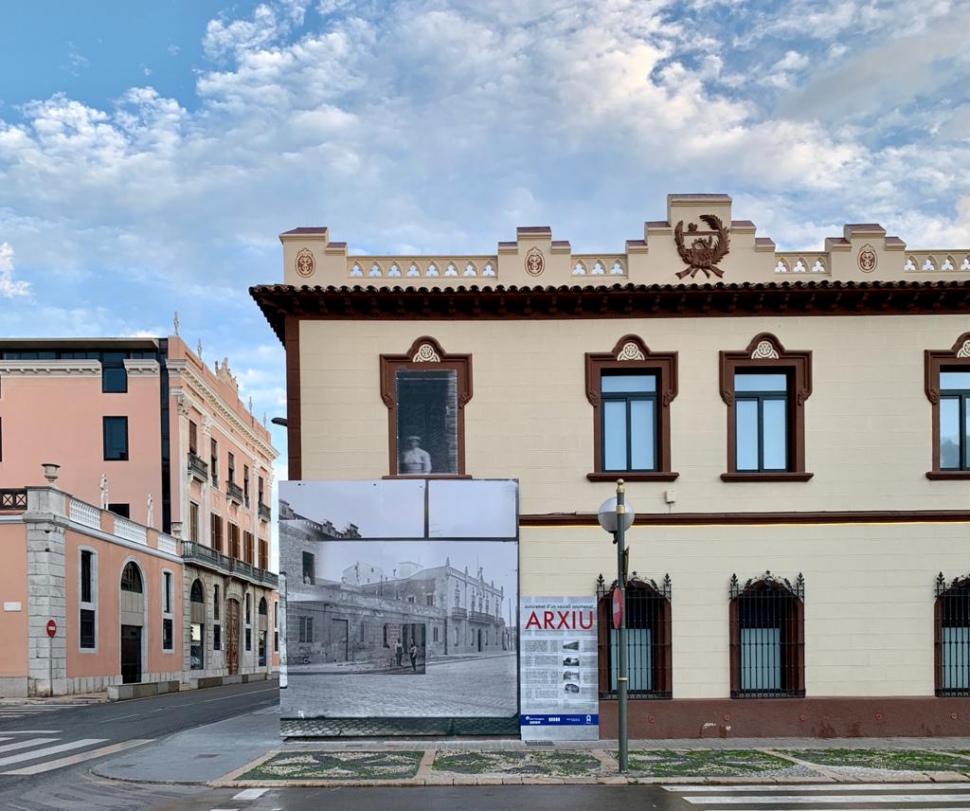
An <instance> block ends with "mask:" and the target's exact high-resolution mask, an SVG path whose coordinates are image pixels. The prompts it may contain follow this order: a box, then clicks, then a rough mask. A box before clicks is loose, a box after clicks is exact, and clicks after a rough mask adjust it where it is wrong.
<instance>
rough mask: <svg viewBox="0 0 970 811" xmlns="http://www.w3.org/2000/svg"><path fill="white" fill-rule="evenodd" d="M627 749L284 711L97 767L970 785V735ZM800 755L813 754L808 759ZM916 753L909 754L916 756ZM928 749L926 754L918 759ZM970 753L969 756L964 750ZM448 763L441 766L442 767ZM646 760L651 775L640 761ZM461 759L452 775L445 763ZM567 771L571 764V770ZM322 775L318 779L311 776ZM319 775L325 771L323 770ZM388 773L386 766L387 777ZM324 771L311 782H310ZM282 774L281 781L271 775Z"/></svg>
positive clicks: (405, 779)
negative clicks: (888, 763)
mask: <svg viewBox="0 0 970 811" xmlns="http://www.w3.org/2000/svg"><path fill="white" fill-rule="evenodd" d="M616 749H617V742H616V741H610V740H598V741H576V742H557V743H554V744H552V745H549V744H547V743H545V742H544V743H543V744H542V745H540V746H535V745H530V744H527V743H525V742H523V741H521V740H517V739H477V740H472V739H417V740H413V739H412V740H404V739H393V738H382V739H366V740H365V739H326V740H306V739H298V740H283V739H282V738H280V734H279V711H278V709H277V708H271V709H268V710H261V711H259V712H256V713H251V714H248V715H242V716H237V717H235V718H229V719H226V720H223V721H220V722H218V723H215V724H210V725H208V726H204V727H197V728H195V729H191V730H187V731H185V732H179V733H176V734H174V735H171V736H169V737H167V738H165V739H162V740H159V741H156V742H154V743H151V744H147V745H145V746H142V747H138V748H137V749H132V750H129V751H127V752H125V753H124V754H121V755H118V756H115V757H112V758H108V759H105V760H102V761H98V762H96V764H95V765H94V766H93V768H92V772H93V773H94V774H96V775H98V776H100V777H103V778H108V779H114V780H124V781H130V782H149V783H182V784H209V785H228V784H232V785H235V786H277V787H278V786H284V785H285V786H294V785H341V786H362V785H368V786H373V785H381V786H414V785H449V786H463V785H496V784H516V785H522V784H530V783H536V784H549V783H558V784H562V783H587V784H588V783H603V784H614V785H615V784H620V785H625V784H627V783H651V782H653V783H668V784H670V783H685V782H686V783H690V782H693V783H819V782H829V783H834V782H846V783H851V782H860V781H861V782H880V781H884V782H928V781H937V782H940V781H945V782H968V783H970V738H875V739H874V738H851V739H837V740H831V739H828V740H820V739H802V738H758V739H750V738H747V739H739V738H734V739H689V740H634V741H630V746H629V749H630V753H631V769H630V772H629V773H628V774H624V775H621V774H620V773H619V769H618V766H617V763H616ZM818 750H829V752H831V751H832V750H841V751H843V752H847V753H849V754H847V755H846V756H845V757H846V758H847V760H849V761H851V760H852V757H851V753H852V752H857V753H859V754H862V752H863V750H879V751H880V752H891V753H899V754H900V756H906V757H909V756H912V757H914V758H915V757H918V756H919V757H928V758H929V759H930V760H932V758H933V757H935V756H937V755H945V756H946V757H948V758H950V759H951V760H952V761H953V762H954V763H956V764H961V765H960V766H959V768H954V769H953V770H945V771H939V770H935V771H924V770H919V769H912V768H910V769H908V770H906V771H901V770H886V769H873V768H862V767H859V766H842V765H836V766H833V765H823V764H820V763H819V762H818V761H819V760H824V758H817V757H815V756H814V755H813V754H811V753H813V752H816V753H817V754H821V751H818ZM800 752H804V753H805V755H806V756H809V757H813V758H814V759H813V761H812V762H807V761H806V760H804V759H800V758H799V757H798V755H799V753H800ZM717 753H724V756H725V757H728V758H729V759H730V758H736V756H737V754H738V753H744V755H745V756H748V755H750V756H752V757H755V758H757V757H761V758H762V759H768V760H771V759H775V758H778V757H781V758H785V760H786V762H784V763H783V764H782V765H783V766H784V767H785V768H782V769H775V770H770V769H769V770H765V771H762V772H761V773H752V774H741V775H738V774H734V775H727V774H725V775H711V774H698V773H695V774H692V773H690V768H691V767H690V765H689V764H690V762H691V757H692V756H700V757H702V758H707V757H708V756H710V758H709V759H711V760H716V759H717V757H718V754H717ZM906 753H909V754H908V755H907V754H906ZM918 753H924V755H918ZM956 753H962V754H956ZM653 757H657V758H658V759H663V758H667V759H668V760H669V759H670V758H671V757H674V758H681V760H682V761H683V762H684V763H686V764H688V765H687V770H686V771H683V770H682V771H679V772H677V773H676V774H669V775H666V776H657V775H651V774H650V773H648V772H647V773H645V772H643V771H642V768H643V766H642V764H643V762H644V761H645V760H646V761H649V760H650V759H651V758H653ZM556 759H558V766H562V764H563V763H564V762H565V761H569V760H573V761H579V760H585V761H586V762H588V763H593V764H594V766H593V768H592V769H587V770H582V769H579V770H576V771H575V772H569V771H567V772H566V773H563V772H562V771H561V769H560V771H559V773H558V774H557V773H556V771H555V769H556V768H558V766H554V767H553V768H552V769H551V770H550V771H545V770H544V769H543V766H542V764H543V763H554V761H556ZM436 760H438V763H436ZM470 761H475V765H474V767H473V768H472V771H473V772H474V773H468V772H463V771H462V768H461V765H460V764H461V762H464V763H466V764H467V763H469V762H470ZM635 761H636V762H637V763H639V764H640V769H641V770H636V769H634V768H633V767H632V766H633V764H634V762H635ZM445 762H447V763H451V764H456V763H457V764H459V765H458V766H454V765H453V766H451V767H450V768H449V767H445V768H442V766H441V764H442V763H445ZM566 766H567V769H568V768H570V764H568V763H567V764H566ZM308 768H309V769H310V771H309V772H308V771H307V769H308ZM314 769H316V770H317V771H315V772H314V771H313V770H314ZM382 769H383V771H382ZM308 774H311V775H316V776H311V777H308V776H307V775H308ZM268 775H272V776H268Z"/></svg>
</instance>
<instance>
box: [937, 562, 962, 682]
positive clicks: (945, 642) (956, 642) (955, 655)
mask: <svg viewBox="0 0 970 811" xmlns="http://www.w3.org/2000/svg"><path fill="white" fill-rule="evenodd" d="M933 626H934V634H933V635H934V640H933V643H934V645H933V647H934V671H935V674H936V676H935V682H936V694H937V695H938V696H970V577H959V578H956V579H955V580H953V582H951V583H949V584H947V582H946V581H945V580H944V579H943V573H942V572H940V574H939V575H938V576H937V578H936V603H935V605H934V608H933Z"/></svg>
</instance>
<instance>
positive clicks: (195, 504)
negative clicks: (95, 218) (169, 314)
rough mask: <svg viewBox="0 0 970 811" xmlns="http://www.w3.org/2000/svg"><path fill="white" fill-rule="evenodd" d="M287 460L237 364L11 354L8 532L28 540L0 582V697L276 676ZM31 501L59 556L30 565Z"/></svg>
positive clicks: (4, 345)
mask: <svg viewBox="0 0 970 811" xmlns="http://www.w3.org/2000/svg"><path fill="white" fill-rule="evenodd" d="M276 455H277V452H276V450H275V449H274V448H273V446H272V444H271V442H270V436H269V431H268V430H267V428H266V427H265V425H264V424H263V423H262V422H260V421H258V420H256V419H255V418H254V417H253V415H252V413H251V411H250V409H248V408H247V407H246V405H245V404H243V402H242V401H241V400H240V398H239V394H238V386H237V383H236V380H235V378H234V377H233V375H232V373H231V371H230V369H229V364H228V361H223V363H222V364H219V363H218V362H217V363H216V364H215V368H214V370H213V369H210V368H209V367H207V366H206V365H205V364H204V363H203V362H202V360H201V358H200V357H199V356H198V355H197V354H196V353H193V352H191V351H190V350H189V349H188V348H187V347H186V345H185V344H184V343H183V342H182V340H181V339H180V338H179V337H178V336H170V337H168V338H160V339H155V338H132V339H128V338H125V339H18V340H14V339H10V340H4V341H0V490H2V491H3V493H4V496H3V499H2V502H3V503H2V505H0V532H3V533H5V534H8V535H10V534H11V533H12V535H11V538H13V537H16V538H18V539H19V540H16V541H11V543H10V544H9V545H7V546H6V548H7V550H8V551H10V550H19V551H16V552H13V553H12V555H9V556H8V558H7V559H8V560H10V561H12V562H14V563H16V566H14V565H10V566H7V567H4V571H3V572H0V600H2V608H3V610H2V612H0V630H2V631H3V633H2V634H0V638H2V639H3V640H4V656H0V659H3V660H4V664H3V665H0V695H16V694H25V695H34V694H50V693H51V692H53V693H54V694H58V693H75V692H85V691H90V690H100V689H103V688H104V687H106V686H109V685H113V684H123V683H133V682H143V681H158V682H162V681H170V680H172V679H174V678H178V679H179V680H180V682H181V683H182V684H183V685H186V686H200V685H203V686H204V685H211V684H218V683H221V682H224V681H226V680H234V679H237V678H238V679H248V678H254V677H266V676H268V675H270V674H271V673H272V672H273V670H274V669H275V668H276V667H277V666H278V659H279V657H278V633H277V630H276V618H277V617H278V616H279V609H278V600H279V598H278V593H277V584H278V578H277V575H276V574H275V573H274V572H272V571H271V564H270V559H269V550H270V508H269V506H268V502H269V493H270V489H271V487H272V462H273V459H274V458H275V457H276ZM45 464H54V465H56V466H57V468H56V470H55V472H54V475H55V476H56V485H54V487H53V488H52V481H51V480H50V479H46V480H45V476H44V474H45V469H44V467H43V465H45ZM51 470H54V469H52V468H48V472H50V471H51ZM34 488H41V490H38V491H37V492H38V493H39V492H42V491H43V492H49V493H53V494H54V496H52V498H53V503H54V506H56V507H57V508H58V509H59V510H60V512H57V511H54V512H52V513H51V514H52V515H56V516H62V517H63V521H62V522H61V523H62V524H63V526H61V524H58V522H57V520H55V521H54V525H55V526H58V527H61V529H59V530H52V532H54V533H55V534H56V533H60V535H58V538H59V540H58V544H59V546H58V547H57V548H58V549H60V552H53V551H52V552H43V553H42V554H39V556H38V555H34V554H32V552H31V546H30V544H31V538H32V533H34V534H36V532H37V531H39V530H36V526H38V525H39V524H38V521H37V520H35V517H34V513H35V509H34V506H33V505H32V504H30V503H28V502H30V501H31V500H32V499H33V500H34V501H37V499H40V496H37V495H35V491H34ZM54 488H56V489H54ZM58 499H67V501H65V502H64V504H61V503H60V502H59V501H58ZM41 501H43V499H41ZM38 503H40V502H38ZM45 504H46V506H45V510H46V509H47V508H48V507H51V504H47V503H46V502H45ZM95 505H96V506H95ZM72 511H73V512H72ZM41 513H43V514H46V513H45V511H44V510H41ZM82 514H84V515H87V519H86V521H80V520H79V519H78V516H79V515H82ZM95 514H96V515H97V518H95ZM119 527H120V528H121V531H120V532H119ZM94 529H97V533H95V535H93V536H92V535H91V532H90V531H91V530H94ZM79 533H80V534H79ZM132 535H134V536H136V539H135V540H134V541H133V540H132V539H131V538H130V537H128V536H132ZM61 536H63V537H61ZM82 536H83V537H82ZM38 538H39V536H38ZM142 538H145V539H146V540H144V541H142ZM152 538H154V539H156V540H155V544H154V545H152V542H151V541H150V540H148V539H152ZM159 539H160V541H161V542H160V543H159ZM42 540H44V539H40V540H38V543H40V542H41V541H42ZM43 548H44V549H46V548H47V546H44V547H43ZM150 550H154V551H150ZM50 554H60V555H63V560H62V561H61V562H60V563H59V564H58V566H55V567H54V568H53V569H52V568H51V567H50V566H49V565H48V564H47V563H46V562H45V560H44V559H43V558H44V555H50ZM126 555H127V556H128V557H127V558H126V557H125V556H126ZM129 558H130V560H129ZM128 562H131V563H132V564H133V565H132V566H127V563H128ZM92 566H94V570H92ZM119 567H120V568H119ZM126 567H127V568H126ZM116 569H117V571H116ZM136 569H137V571H136ZM119 578H120V579H119ZM136 581H140V585H141V589H142V590H141V591H135V590H134V589H135V587H136V586H138V585H139V583H138V582H136ZM122 582H123V585H124V587H122ZM49 586H50V588H48V587H49ZM51 588H53V591H52V590H51ZM82 592H83V593H82ZM133 594H137V595H141V600H142V603H138V599H139V598H137V597H133V596H132V595H133ZM156 602H157V603H158V606H156V605H155V603H156ZM139 605H141V608H139ZM156 608H158V609H159V611H161V614H158V616H156V614H157V613H158V612H156V611H155V609H156ZM92 612H94V613H93V619H92ZM48 615H49V616H48ZM140 616H141V617H142V619H141V623H142V624H139V617H140ZM50 619H54V621H55V625H56V626H57V632H56V633H55V635H54V637H48V636H47V632H46V628H47V623H48V620H50ZM58 619H61V620H62V622H59V621H58ZM38 623H40V625H38ZM92 623H94V626H93V631H92ZM8 626H9V627H8ZM139 628H141V629H143V630H141V631H138V630H135V629H139ZM123 629H124V630H123ZM8 630H9V632H10V633H9V634H8V633H7V631H8ZM62 631H63V633H64V636H63V637H61V636H60V634H61V632H62ZM92 633H93V635H94V639H95V641H94V642H93V646H92V641H91V637H92ZM125 634H126V635H127V636H125ZM82 637H83V640H82ZM155 637H158V639H157V640H156V639H155ZM156 642H157V643H158V644H156ZM8 645H10V646H11V649H10V653H11V655H10V656H8V655H7V650H6V649H7V647H8ZM159 645H161V647H159ZM8 671H9V672H8ZM42 671H43V672H42ZM44 672H46V674H47V675H46V677H45V676H44ZM173 674H175V675H173Z"/></svg>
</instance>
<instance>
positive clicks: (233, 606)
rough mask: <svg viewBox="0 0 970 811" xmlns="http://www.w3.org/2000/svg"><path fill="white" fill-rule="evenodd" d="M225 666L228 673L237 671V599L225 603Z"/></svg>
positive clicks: (233, 673)
mask: <svg viewBox="0 0 970 811" xmlns="http://www.w3.org/2000/svg"><path fill="white" fill-rule="evenodd" d="M226 668H227V669H228V670H229V675H231V676H232V675H235V674H236V673H238V672H239V601H238V600H229V601H228V602H227V603H226Z"/></svg>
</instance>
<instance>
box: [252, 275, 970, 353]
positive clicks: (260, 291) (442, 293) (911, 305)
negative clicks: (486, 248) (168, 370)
mask: <svg viewBox="0 0 970 811" xmlns="http://www.w3.org/2000/svg"><path fill="white" fill-rule="evenodd" d="M249 292H250V295H251V296H252V297H253V299H254V300H255V301H256V303H257V304H258V305H259V308H260V309H261V310H262V312H263V315H264V316H265V317H266V320H267V321H268V322H269V325H270V327H272V329H273V331H274V332H275V333H276V335H277V337H278V338H279V339H280V341H281V342H283V341H284V340H285V337H286V327H285V324H286V318H287V316H292V317H295V318H297V319H298V320H328V321H348V320H353V321H385V320H387V321H409V320H410V321H427V320H442V321H463V320H483V319H484V320H520V319H526V318H527V319H530V320H536V319H571V318H585V319H599V318H681V317H693V318H724V317H734V318H743V317H753V316H772V317H777V316H843V315H856V316H858V315H930V314H933V315H940V314H957V315H965V314H966V312H967V307H968V305H970V281H955V280H954V281H940V282H929V281H928V282H907V281H900V282H884V281H873V282H831V281H797V282H771V283H763V284H761V283H759V284H755V283H743V284H722V283H719V284H679V285H669V284H666V285H660V284H654V285H635V284H614V285H612V286H593V285H586V286H562V287H516V286H510V287H504V286H501V285H499V286H495V287H479V286H475V285H472V286H469V287H463V288H446V289H444V288H430V289H429V288H416V287H373V286H368V287H361V286H353V287H347V286H340V287H334V286H330V287H320V286H316V287H309V286H306V285H304V286H294V285H284V284H277V285H259V286H255V287H251V288H250V290H249Z"/></svg>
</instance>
